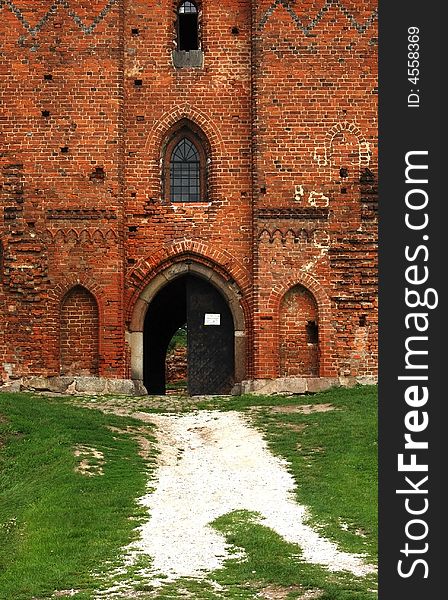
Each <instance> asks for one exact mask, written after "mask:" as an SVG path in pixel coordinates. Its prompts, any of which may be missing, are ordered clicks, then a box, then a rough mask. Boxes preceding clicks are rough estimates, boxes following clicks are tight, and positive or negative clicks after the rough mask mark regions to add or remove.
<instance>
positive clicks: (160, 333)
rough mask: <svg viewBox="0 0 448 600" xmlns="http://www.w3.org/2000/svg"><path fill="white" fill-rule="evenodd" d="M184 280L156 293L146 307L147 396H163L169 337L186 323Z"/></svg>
mask: <svg viewBox="0 0 448 600" xmlns="http://www.w3.org/2000/svg"><path fill="white" fill-rule="evenodd" d="M186 285H187V279H186V277H180V278H179V279H175V280H174V281H173V282H171V283H169V284H168V285H166V286H165V287H164V288H162V289H161V290H160V292H159V293H158V294H157V296H156V297H155V298H154V300H153V301H152V302H151V304H150V305H149V307H148V311H147V313H146V318H145V329H144V332H145V333H144V347H143V356H144V378H145V381H144V382H145V387H146V389H147V390H148V393H149V394H165V391H166V381H165V359H166V353H167V350H168V344H169V343H170V341H171V339H172V337H173V335H174V334H175V333H176V331H177V330H178V329H179V328H180V327H182V326H183V325H184V324H185V323H186V321H187V300H186V298H187V288H186Z"/></svg>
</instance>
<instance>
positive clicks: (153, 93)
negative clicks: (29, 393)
mask: <svg viewBox="0 0 448 600" xmlns="http://www.w3.org/2000/svg"><path fill="white" fill-rule="evenodd" d="M196 6H197V9H198V18H199V41H200V49H199V50H198V51H197V52H196V54H194V55H193V54H190V53H186V54H185V53H184V54H181V53H179V52H176V36H177V31H176V11H177V8H178V3H177V2H174V1H172V0H161V1H160V2H153V1H150V0H89V1H88V2H87V1H84V0H79V1H76V2H74V1H73V0H55V1H54V2H52V1H50V0H33V1H31V0H28V1H27V0H22V1H20V2H19V1H18V0H10V1H6V0H0V29H1V31H2V36H1V41H0V44H1V58H0V74H1V84H0V105H1V117H0V118H1V129H0V177H1V180H0V184H1V212H0V238H1V247H0V269H1V272H0V314H1V315H2V319H1V321H0V381H1V380H3V381H8V380H11V379H15V378H23V377H29V376H36V375H41V376H45V377H51V376H60V375H67V374H69V375H70V374H72V375H73V374H90V375H99V376H101V377H105V378H110V379H129V378H131V377H132V378H134V379H141V378H142V369H143V363H142V361H143V359H142V347H143V342H142V336H143V323H144V316H145V312H146V310H147V307H148V303H150V302H151V299H153V297H154V294H155V293H157V289H159V288H160V285H161V284H160V285H159V283H157V282H160V281H163V280H164V281H165V282H166V280H167V279H166V278H168V279H170V278H171V279H172V278H175V277H177V276H182V274H183V273H185V272H186V271H188V270H190V269H194V270H195V273H196V274H198V275H199V276H202V277H205V278H206V279H207V280H209V281H210V282H211V284H213V285H215V286H216V287H218V289H220V290H221V292H222V293H223V295H224V296H225V297H226V298H227V299H228V301H229V305H230V306H231V308H232V314H233V317H234V321H235V348H236V350H235V352H236V354H235V355H236V357H237V363H236V380H237V381H239V380H241V379H269V378H278V377H300V376H308V377H309V376H311V377H316V376H321V377H366V376H374V375H375V374H376V369H377V299H376V298H377V296H376V292H377V288H376V286H377V279H376V277H377V263H376V259H377V254H376V250H377V248H376V241H377V240H376V238H377V221H376V202H377V194H376V192H377V190H376V185H377V182H376V180H377V145H376V138H377V95H376V93H377V87H376V86H377V70H376V50H377V37H376V36H377V33H376V26H377V19H376V2H375V0H309V1H305V2H298V1H287V0H259V1H257V2H248V1H247V0H210V1H207V0H201V1H200V2H197V3H196ZM179 61H180V62H179ZM188 61H190V62H188ZM195 61H196V62H195ZM175 64H177V65H178V66H175ZM189 64H197V66H188V65H189ZM182 127H184V128H186V129H188V130H189V131H191V132H193V134H194V135H196V136H197V139H198V140H199V143H200V146H201V148H202V149H203V153H204V157H203V159H201V160H202V163H203V164H202V163H201V168H202V169H203V172H202V173H203V175H201V176H203V177H204V184H201V185H202V192H201V193H202V197H201V198H200V200H199V201H198V202H172V201H171V199H170V191H169V190H170V187H169V165H168V166H167V162H166V157H167V154H166V153H167V152H168V150H167V149H169V148H170V143H171V140H174V139H175V135H176V132H178V131H179V129H180V128H182ZM163 278H165V279H163ZM157 286H159V287H157ZM310 323H314V325H311V326H310ZM78 326H79V328H80V329H79V331H80V333H79V335H78V333H75V332H77V329H76V327H78ZM307 327H308V329H307ZM310 327H315V330H314V331H311V330H310ZM310 335H311V336H313V335H317V342H312V341H311V342H310V341H309V339H310V338H309V336H310ZM307 336H308V337H307Z"/></svg>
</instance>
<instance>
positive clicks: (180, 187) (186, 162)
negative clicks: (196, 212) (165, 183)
mask: <svg viewBox="0 0 448 600" xmlns="http://www.w3.org/2000/svg"><path fill="white" fill-rule="evenodd" d="M200 170H201V162H200V157H199V152H198V150H197V148H196V146H195V145H194V144H193V142H192V141H191V140H189V139H188V138H186V137H184V138H182V139H181V140H179V142H178V143H177V144H176V146H175V148H174V150H173V153H172V155H171V161H170V190H171V202H199V200H200Z"/></svg>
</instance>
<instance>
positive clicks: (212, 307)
mask: <svg viewBox="0 0 448 600" xmlns="http://www.w3.org/2000/svg"><path fill="white" fill-rule="evenodd" d="M187 328H188V392H189V394H190V395H192V396H196V395H199V394H228V393H229V392H230V390H231V389H232V386H233V383H234V371H235V359H234V325H233V318H232V314H231V312H230V309H229V307H228V305H227V302H226V301H225V300H224V298H223V297H222V296H221V294H220V293H219V292H218V291H217V290H216V288H214V287H213V286H212V285H211V284H210V283H208V282H207V281H205V280H202V279H199V278H198V277H190V278H189V279H188V282H187Z"/></svg>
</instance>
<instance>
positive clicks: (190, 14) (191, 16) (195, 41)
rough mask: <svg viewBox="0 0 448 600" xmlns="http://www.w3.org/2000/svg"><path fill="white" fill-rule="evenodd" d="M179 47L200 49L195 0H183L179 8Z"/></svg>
mask: <svg viewBox="0 0 448 600" xmlns="http://www.w3.org/2000/svg"><path fill="white" fill-rule="evenodd" d="M177 49H178V50H186V51H187V52H188V51H190V50H198V49H199V20H198V9H197V6H196V4H195V3H194V2H189V1H187V2H181V3H180V4H179V8H178V9H177Z"/></svg>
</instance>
